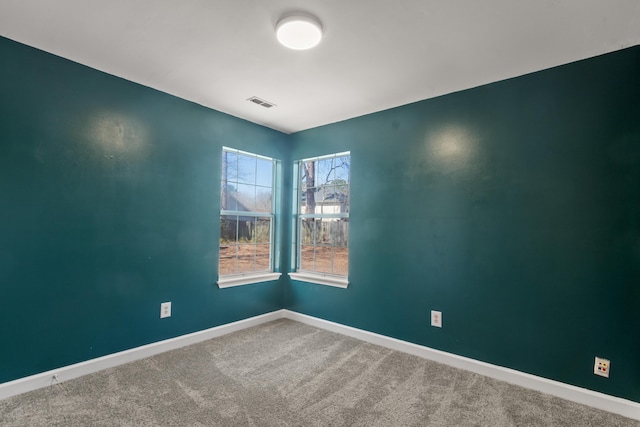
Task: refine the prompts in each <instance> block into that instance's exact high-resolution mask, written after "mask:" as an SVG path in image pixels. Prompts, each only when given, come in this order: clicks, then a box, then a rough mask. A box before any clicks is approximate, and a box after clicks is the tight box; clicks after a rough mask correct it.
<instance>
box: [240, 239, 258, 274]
mask: <svg viewBox="0 0 640 427" xmlns="http://www.w3.org/2000/svg"><path fill="white" fill-rule="evenodd" d="M252 271H255V245H243V244H241V245H238V273H250V272H252Z"/></svg>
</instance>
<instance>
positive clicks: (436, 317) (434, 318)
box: [431, 310, 442, 328]
mask: <svg viewBox="0 0 640 427" xmlns="http://www.w3.org/2000/svg"><path fill="white" fill-rule="evenodd" d="M431 326H435V327H436V328H442V312H441V311H435V310H431Z"/></svg>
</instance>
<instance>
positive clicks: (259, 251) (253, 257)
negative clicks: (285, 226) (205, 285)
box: [218, 147, 279, 287]
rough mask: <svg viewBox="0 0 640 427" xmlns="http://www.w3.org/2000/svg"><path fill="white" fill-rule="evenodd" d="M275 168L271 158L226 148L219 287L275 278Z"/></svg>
mask: <svg viewBox="0 0 640 427" xmlns="http://www.w3.org/2000/svg"><path fill="white" fill-rule="evenodd" d="M275 166H276V162H275V160H273V159H271V158H268V157H264V156H259V155H257V154H252V153H247V152H244V151H240V150H234V149H231V148H226V147H223V150H222V179H221V191H220V193H221V200H220V256H219V262H218V273H219V281H218V285H219V286H220V287H226V286H233V285H238V284H246V283H253V282H256V281H262V280H270V279H273V278H274V277H270V276H269V273H272V272H273V258H274V247H273V246H274V245H273V240H274V238H273V236H274V199H275V198H274V188H275V185H274V182H275V181H274V180H275V169H276V167H275ZM275 276H276V277H275V278H277V276H279V274H277V275H275Z"/></svg>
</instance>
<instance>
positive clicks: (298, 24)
mask: <svg viewBox="0 0 640 427" xmlns="http://www.w3.org/2000/svg"><path fill="white" fill-rule="evenodd" d="M276 36H277V37H278V41H279V42H280V43H282V44H283V45H284V46H286V47H288V48H289V49H295V50H305V49H311V48H312V47H314V46H316V45H317V44H318V43H320V39H322V25H320V21H318V20H317V19H316V18H315V17H314V16H311V15H308V14H306V13H296V14H294V15H287V16H285V17H283V18H282V19H280V21H278V23H277V24H276Z"/></svg>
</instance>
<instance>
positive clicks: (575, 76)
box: [285, 47, 640, 401]
mask: <svg viewBox="0 0 640 427" xmlns="http://www.w3.org/2000/svg"><path fill="white" fill-rule="evenodd" d="M425 78H428V77H427V76H425ZM292 144H293V146H292V157H293V159H300V158H305V157H310V156H315V155H321V154H328V153H331V152H337V151H345V150H350V151H351V156H352V159H351V161H352V163H351V173H352V176H351V191H352V196H351V197H352V199H351V219H350V223H351V228H350V267H349V268H350V279H351V284H350V286H349V288H348V289H346V290H343V289H338V288H331V287H326V286H317V285H312V284H306V283H302V282H293V283H292V284H291V286H290V287H287V288H285V294H286V296H285V306H286V308H288V309H291V310H295V311H297V312H301V313H306V314H309V315H313V316H317V317H320V318H323V319H328V320H331V321H335V322H339V323H342V324H346V325H350V326H354V327H357V328H362V329H365V330H368V331H373V332H377V333H380V334H384V335H388V336H392V337H395V338H399V339H402V340H407V341H411V342H414V343H418V344H422V345H426V346H429V347H433V348H436V349H440V350H444V351H447V352H451V353H455V354H459V355H463V356H466V357H470V358H473V359H477V360H481V361H486V362H490V363H493V364H497V365H500V366H506V367H509V368H513V369H516V370H519V371H523V372H528V373H532V374H535V375H538V376H542V377H546V378H551V379H554V380H558V381H562V382H565V383H569V384H574V385H577V386H581V387H586V388H589V389H593V390H597V391H601V392H604V393H608V394H611V395H615V396H621V397H624V398H628V399H631V400H635V401H640V306H639V305H640V47H634V48H631V49H627V50H623V51H619V52H615V53H612V54H608V55H605V56H601V57H597V58H592V59H588V60H585V61H581V62H577V63H573V64H569V65H566V66H562V67H557V68H554V69H550V70H546V71H542V72H538V73H535V74H531V75H527V76H523V77H520V78H515V79H511V80H507V81H502V82H498V83H494V84H490V85H486V86H483V87H479V88H475V89H472V90H467V91H463V92H459V93H455V94H451V95H447V96H443V97H439V98H436V99H431V100H426V101H422V102H419V103H415V104H411V105H406V106H402V107H399V108H395V109H391V110H387V111H383V112H380V113H376V114H371V115H367V116H364V117H359V118H356V119H352V120H348V121H344V122H340V123H335V124H331V125H328V126H323V127H319V128H316V129H312V130H308V131H305V132H300V133H298V134H295V135H293V136H292ZM431 309H435V310H441V311H442V312H443V326H444V327H443V328H442V329H438V328H433V327H431V326H429V321H430V319H429V315H430V310H431ZM594 356H601V357H605V358H609V359H611V361H612V370H611V378H609V379H604V378H600V377H596V376H595V375H593V373H592V372H593V363H594Z"/></svg>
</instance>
